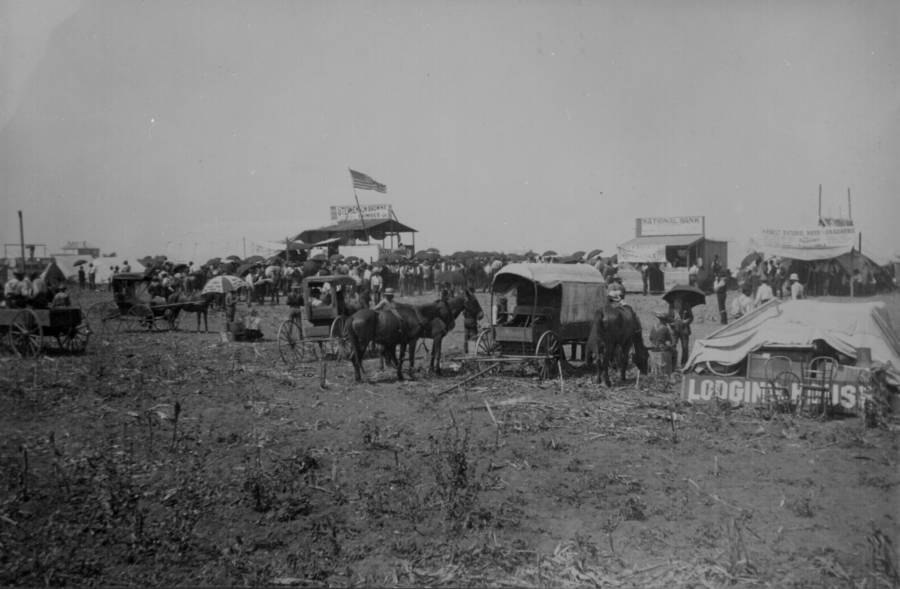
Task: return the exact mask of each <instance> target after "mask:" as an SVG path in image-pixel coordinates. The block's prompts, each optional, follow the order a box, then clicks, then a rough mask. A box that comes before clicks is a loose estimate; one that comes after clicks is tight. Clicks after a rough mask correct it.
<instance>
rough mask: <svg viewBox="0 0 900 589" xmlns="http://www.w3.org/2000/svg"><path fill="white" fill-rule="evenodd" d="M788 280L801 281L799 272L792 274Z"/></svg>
mask: <svg viewBox="0 0 900 589" xmlns="http://www.w3.org/2000/svg"><path fill="white" fill-rule="evenodd" d="M788 280H796V281H797V282H800V277H799V276H797V273H796V272H794V273H793V274H791V275H790V276H789V277H788Z"/></svg>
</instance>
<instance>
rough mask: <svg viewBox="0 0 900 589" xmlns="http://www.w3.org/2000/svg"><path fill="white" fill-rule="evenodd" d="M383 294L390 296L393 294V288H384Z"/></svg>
mask: <svg viewBox="0 0 900 589" xmlns="http://www.w3.org/2000/svg"><path fill="white" fill-rule="evenodd" d="M384 296H386V297H388V296H390V297H392V296H394V289H393V288H390V287H388V288H386V289H384Z"/></svg>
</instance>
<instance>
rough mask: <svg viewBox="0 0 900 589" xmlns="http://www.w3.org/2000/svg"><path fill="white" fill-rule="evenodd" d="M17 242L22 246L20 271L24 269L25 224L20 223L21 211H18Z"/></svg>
mask: <svg viewBox="0 0 900 589" xmlns="http://www.w3.org/2000/svg"><path fill="white" fill-rule="evenodd" d="M19 244H20V245H21V246H22V272H24V271H25V226H24V225H23V224H22V211H19Z"/></svg>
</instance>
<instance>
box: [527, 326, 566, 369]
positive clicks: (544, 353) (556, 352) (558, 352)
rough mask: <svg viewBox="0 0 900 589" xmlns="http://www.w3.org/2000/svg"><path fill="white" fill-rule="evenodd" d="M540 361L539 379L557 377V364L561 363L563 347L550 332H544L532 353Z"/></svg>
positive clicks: (557, 338)
mask: <svg viewBox="0 0 900 589" xmlns="http://www.w3.org/2000/svg"><path fill="white" fill-rule="evenodd" d="M534 355H535V356H539V357H540V360H538V362H540V366H539V369H540V378H541V380H547V379H549V378H555V377H556V376H558V375H559V363H560V362H562V361H563V358H564V354H563V347H562V342H560V341H559V337H557V335H556V334H555V333H553V332H552V331H545V332H544V333H543V334H541V337H540V339H539V340H538V343H537V347H536V348H535V352H534Z"/></svg>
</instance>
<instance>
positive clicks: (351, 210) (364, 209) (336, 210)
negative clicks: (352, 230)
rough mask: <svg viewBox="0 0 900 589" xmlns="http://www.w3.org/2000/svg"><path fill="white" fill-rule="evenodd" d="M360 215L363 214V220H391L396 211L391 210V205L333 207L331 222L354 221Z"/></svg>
mask: <svg viewBox="0 0 900 589" xmlns="http://www.w3.org/2000/svg"><path fill="white" fill-rule="evenodd" d="M360 213H362V218H363V219H366V220H367V219H391V218H393V216H394V211H393V210H392V209H391V205H388V204H369V205H361V206H359V207H357V206H356V205H346V206H332V207H331V220H332V221H338V222H339V221H353V220H356V219H359V216H360Z"/></svg>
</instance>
